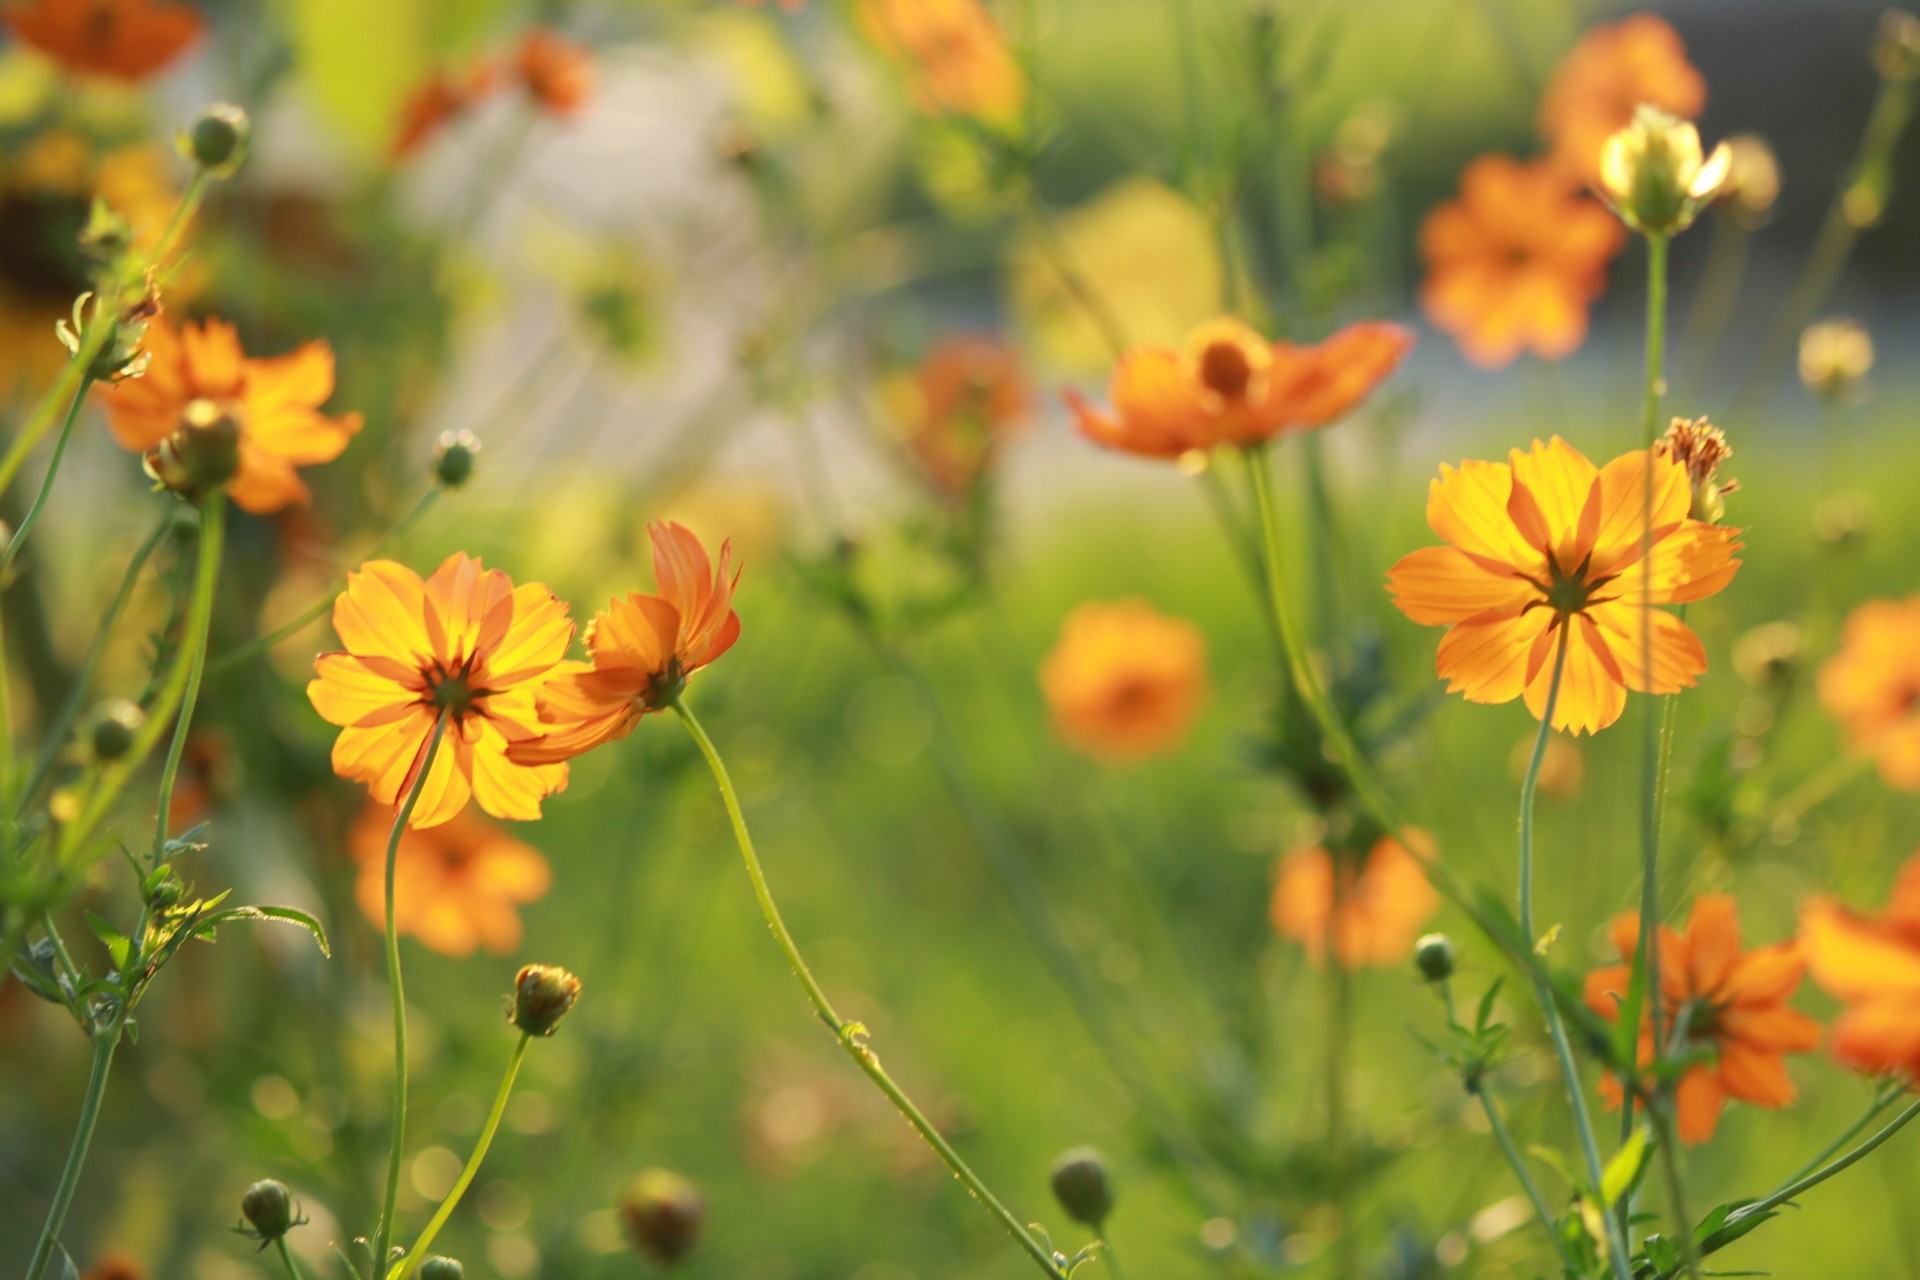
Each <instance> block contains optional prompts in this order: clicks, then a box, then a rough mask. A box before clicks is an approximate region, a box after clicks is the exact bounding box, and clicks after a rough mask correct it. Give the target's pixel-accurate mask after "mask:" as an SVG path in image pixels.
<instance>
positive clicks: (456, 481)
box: [433, 431, 480, 489]
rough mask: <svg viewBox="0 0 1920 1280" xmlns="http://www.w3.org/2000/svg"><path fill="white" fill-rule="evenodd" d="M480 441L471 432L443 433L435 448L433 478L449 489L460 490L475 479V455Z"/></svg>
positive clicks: (478, 450) (478, 449)
mask: <svg viewBox="0 0 1920 1280" xmlns="http://www.w3.org/2000/svg"><path fill="white" fill-rule="evenodd" d="M479 452H480V441H479V440H478V439H477V438H476V437H475V436H474V434H473V433H472V432H471V431H443V432H441V433H440V439H439V440H437V441H435V442H434V447H433V478H434V479H435V480H437V481H439V482H440V484H441V485H442V486H443V487H445V488H448V489H458V488H459V487H460V486H461V485H463V484H465V483H466V482H467V481H469V480H471V479H472V478H473V462H474V455H475V454H477V453H479Z"/></svg>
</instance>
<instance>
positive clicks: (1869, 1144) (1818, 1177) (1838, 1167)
mask: <svg viewBox="0 0 1920 1280" xmlns="http://www.w3.org/2000/svg"><path fill="white" fill-rule="evenodd" d="M1916 1116H1920V1101H1915V1102H1911V1103H1909V1104H1908V1105H1907V1108H1906V1109H1905V1110H1904V1111H1902V1112H1901V1113H1900V1114H1899V1115H1897V1116H1895V1117H1894V1118H1893V1119H1892V1120H1891V1121H1889V1122H1888V1124H1887V1126H1886V1127H1885V1128H1884V1129H1882V1130H1880V1132H1878V1133H1876V1134H1874V1135H1873V1136H1872V1137H1871V1138H1868V1139H1867V1140H1866V1141H1865V1142H1863V1143H1861V1144H1860V1145H1859V1146H1857V1147H1855V1148H1854V1149H1853V1150H1851V1151H1849V1152H1847V1154H1845V1155H1844V1156H1841V1157H1840V1158H1839V1159H1838V1160H1835V1161H1834V1162H1833V1163H1831V1164H1828V1165H1825V1166H1823V1167H1821V1168H1819V1169H1817V1170H1815V1171H1814V1172H1812V1173H1810V1174H1808V1175H1806V1176H1805V1177H1803V1178H1796V1179H1795V1180H1794V1181H1792V1182H1789V1183H1788V1184H1787V1185H1786V1186H1784V1187H1781V1188H1780V1189H1779V1190H1778V1191H1775V1192H1774V1193H1773V1194H1771V1195H1769V1196H1766V1197H1765V1198H1763V1199H1760V1200H1756V1201H1754V1202H1753V1203H1752V1204H1750V1205H1746V1206H1743V1207H1742V1208H1740V1209H1737V1210H1735V1211H1734V1212H1733V1213H1731V1214H1728V1215H1727V1225H1728V1226H1732V1225H1733V1224H1734V1223H1736V1222H1740V1221H1742V1220H1744V1219H1746V1218H1751V1217H1753V1216H1754V1215H1755V1214H1757V1213H1767V1212H1769V1211H1770V1210H1773V1209H1778V1208H1779V1207H1780V1206H1781V1205H1783V1204H1785V1203H1787V1201H1789V1200H1792V1199H1794V1198H1795V1197H1796V1196H1800V1195H1803V1194H1805V1193H1806V1192H1808V1191H1811V1190H1813V1188H1815V1187H1817V1186H1819V1185H1820V1184H1821V1183H1823V1182H1825V1181H1826V1180H1827V1179H1829V1178H1831V1177H1833V1176H1834V1175H1835V1174H1839V1173H1845V1172H1846V1171H1847V1170H1848V1169H1850V1168H1852V1167H1853V1166H1854V1165H1856V1164H1858V1163H1860V1161H1862V1160H1864V1159H1866V1158H1867V1157H1868V1156H1870V1155H1872V1154H1873V1153H1874V1152H1875V1151H1876V1150H1878V1149H1879V1148H1880V1147H1881V1145H1882V1144H1884V1143H1885V1142H1886V1141H1887V1140H1888V1139H1890V1138H1892V1137H1893V1135H1894V1134H1896V1133H1898V1132H1900V1130H1902V1129H1904V1128H1906V1127H1907V1125H1908V1124H1909V1123H1911V1122H1912V1120H1913V1119H1914V1118H1915V1117H1916Z"/></svg>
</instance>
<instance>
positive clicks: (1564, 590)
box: [1542, 556, 1593, 618]
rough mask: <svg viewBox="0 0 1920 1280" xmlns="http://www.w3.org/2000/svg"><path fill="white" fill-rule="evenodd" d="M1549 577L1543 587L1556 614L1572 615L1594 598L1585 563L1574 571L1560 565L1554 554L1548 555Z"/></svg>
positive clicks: (1559, 615)
mask: <svg viewBox="0 0 1920 1280" xmlns="http://www.w3.org/2000/svg"><path fill="white" fill-rule="evenodd" d="M1547 565H1548V577H1547V581H1546V583H1545V585H1544V587H1543V588H1542V589H1543V590H1544V591H1545V592H1546V596H1547V604H1548V605H1549V606H1550V607H1551V608H1552V609H1553V612H1554V614H1555V615H1556V616H1558V617H1561V618H1567V617H1571V616H1573V615H1574V614H1576V613H1579V612H1580V611H1581V610H1582V609H1584V608H1586V607H1587V602H1588V601H1589V600H1590V599H1591V598H1592V594H1593V592H1592V586H1591V584H1589V583H1588V582H1587V573H1586V569H1587V566H1586V565H1585V564H1584V563H1583V564H1582V565H1581V566H1580V567H1579V568H1578V569H1576V570H1574V571H1573V572H1572V573H1568V572H1567V571H1566V570H1564V569H1562V568H1561V567H1560V562H1559V561H1558V560H1556V559H1554V558H1553V557H1552V556H1548V557H1547Z"/></svg>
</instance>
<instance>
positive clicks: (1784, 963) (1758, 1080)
mask: <svg viewBox="0 0 1920 1280" xmlns="http://www.w3.org/2000/svg"><path fill="white" fill-rule="evenodd" d="M1612 935H1613V945H1614V947H1615V949H1616V950H1618V951H1619V953H1620V958H1621V960H1623V961H1624V962H1625V963H1623V964H1618V965H1613V966H1611V967H1609V968H1605V969H1597V970H1595V971H1594V972H1592V973H1590V974H1588V975H1587V985H1586V998H1587V1005H1588V1007H1589V1008H1591V1009H1592V1010H1593V1011H1594V1012H1595V1013H1597V1014H1599V1015H1600V1016H1601V1017H1603V1018H1607V1019H1609V1020H1611V1021H1616V1022H1617V1021H1618V1020H1619V1018H1620V1006H1621V1003H1622V1002H1623V1001H1624V1000H1626V998H1627V993H1628V989H1629V987H1630V986H1631V984H1632V981H1633V957H1634V953H1635V951H1636V950H1637V949H1638V947H1639V939H1640V916H1639V914H1638V913H1637V912H1631V911H1630V912H1627V913H1626V914H1625V915H1621V916H1618V917H1616V918H1615V920H1614V922H1613V929H1612ZM1655 938H1656V939H1657V941H1658V945H1659V948H1660V955H1659V961H1660V1026H1661V1031H1662V1034H1663V1035H1671V1030H1670V1029H1671V1028H1675V1027H1677V1028H1679V1029H1680V1030H1681V1034H1682V1036H1683V1045H1682V1048H1681V1052H1683V1053H1684V1052H1687V1051H1689V1050H1698V1049H1702V1048H1706V1049H1711V1050H1712V1052H1713V1057H1712V1060H1711V1061H1706V1062H1699V1063H1696V1064H1695V1065H1693V1066H1690V1067H1688V1068H1687V1069H1686V1071H1685V1072H1684V1073H1683V1074H1682V1075H1681V1077H1680V1080H1679V1082H1678V1083H1677V1084H1676V1085H1675V1086H1674V1106H1675V1108H1676V1110H1678V1112H1679V1120H1680V1139H1681V1141H1683V1142H1705V1141H1706V1140H1707V1139H1708V1138H1710V1137H1712V1136H1713V1130H1714V1127H1715V1126H1716V1125H1718V1124H1719V1123H1720V1111H1721V1109H1722V1108H1723V1107H1725V1106H1726V1103H1727V1099H1728V1098H1737V1099H1739V1100H1740V1101H1741V1102H1751V1103H1753V1104H1754V1105H1755V1106H1759V1107H1784V1106H1786V1105H1787V1104H1789V1103H1791V1102H1792V1101H1793V1099H1794V1093H1795V1091H1794V1087H1793V1080H1792V1079H1791V1078H1790V1077H1789V1076H1788V1075H1787V1063H1786V1055H1787V1054H1789V1053H1806V1052H1808V1051H1809V1050H1811V1049H1814V1048H1817V1047H1818V1046H1819V1044H1820V1024H1819V1023H1817V1022H1815V1021H1814V1020H1813V1019H1812V1018H1809V1017H1808V1016H1807V1015H1806V1014H1804V1013H1801V1012H1800V1011H1799V1010H1797V1009H1794V1008H1791V1007H1790V1006H1789V1005H1788V1004H1787V1001H1788V1000H1789V999H1790V998H1792V996H1793V993H1794V992H1795V991H1796V990H1797V989H1798V988H1799V986H1800V979H1801V978H1802V977H1803V976H1805V974H1806V971H1807V959H1806V956H1805V955H1803V954H1802V953H1801V950H1800V948H1799V946H1798V945H1796V944H1795V943H1793V942H1777V943H1774V944H1773V945H1771V946H1766V947H1755V948H1754V949H1753V950H1751V951H1747V950H1743V949H1742V947H1741V943H1740V918H1739V914H1738V912H1737V910H1736V909H1735V907H1734V902H1733V899H1732V898H1729V897H1727V896H1726V895H1724V894H1718V893H1705V894H1701V895H1700V897H1698V898H1697V899H1695V900H1694V904H1693V913H1692V914H1691V915H1690V916H1688V918H1687V931H1686V932H1685V933H1684V934H1683V933H1680V932H1679V931H1677V930H1675V929H1673V928H1671V927H1670V926H1668V925H1664V924H1663V925H1661V926H1660V928H1659V930H1658V932H1657V933H1656V934H1655ZM1648 1012H1649V1014H1650V1013H1651V1011H1650V1010H1649V1011H1648ZM1652 1036H1653V1031H1652V1019H1651V1017H1650V1016H1649V1017H1647V1018H1645V1019H1643V1022H1642V1026H1641V1032H1640V1047H1639V1050H1638V1052H1639V1060H1640V1065H1642V1066H1645V1065H1647V1064H1649V1063H1651V1062H1652V1060H1653V1050H1654V1045H1653V1038H1652ZM1600 1089H1601V1092H1602V1093H1604V1094H1605V1095H1606V1097H1607V1099H1608V1101H1610V1102H1612V1103H1613V1104H1614V1105H1615V1106H1618V1105H1619V1104H1620V1081H1619V1079H1618V1077H1616V1076H1613V1075H1607V1076H1604V1077H1602V1078H1601V1081H1600Z"/></svg>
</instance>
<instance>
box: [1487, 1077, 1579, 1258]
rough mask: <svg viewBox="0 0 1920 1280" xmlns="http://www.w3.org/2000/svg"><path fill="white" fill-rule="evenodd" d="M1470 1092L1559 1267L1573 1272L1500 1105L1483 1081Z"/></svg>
mask: <svg viewBox="0 0 1920 1280" xmlns="http://www.w3.org/2000/svg"><path fill="white" fill-rule="evenodd" d="M1472 1092H1473V1096H1474V1097H1475V1098H1477V1099H1479V1101H1480V1110H1481V1111H1483V1112H1484V1113H1485V1114H1486V1117H1487V1127H1488V1128H1490V1129H1492V1130H1493V1140H1494V1141H1495V1142H1498V1143H1499V1144H1500V1152H1501V1154H1502V1155H1504V1156H1506V1158H1507V1163H1508V1164H1509V1165H1510V1166H1512V1168H1513V1173H1514V1176H1515V1177H1517V1178H1518V1179H1520V1188H1521V1190H1523V1191H1525V1192H1526V1193H1527V1199H1528V1200H1529V1201H1531V1202H1532V1204H1533V1212H1534V1215H1535V1216H1536V1217H1538V1218H1539V1219H1540V1229H1541V1230H1543V1231H1545V1232H1546V1233H1547V1239H1549V1240H1551V1241H1553V1251H1554V1253H1556V1254H1558V1255H1559V1258H1560V1264H1561V1266H1562V1268H1563V1269H1565V1270H1566V1271H1567V1272H1569V1273H1573V1272H1575V1271H1577V1270H1578V1268H1576V1267H1575V1266H1574V1263H1573V1256H1572V1255H1571V1254H1569V1253H1568V1252H1567V1242H1566V1241H1564V1240H1562V1239H1561V1238H1560V1231H1559V1228H1557V1227H1556V1226H1554V1223H1553V1211H1552V1210H1551V1209H1549V1208H1547V1198H1546V1197H1545V1196H1543V1195H1541V1194H1540V1187H1539V1184H1538V1183H1536V1182H1535V1181H1534V1180H1533V1175H1532V1174H1531V1173H1528V1172H1527V1166H1526V1164H1525V1162H1524V1161H1522V1160H1521V1158H1520V1149H1519V1148H1518V1147H1516V1146H1514V1145H1513V1135H1512V1134H1510V1133H1508V1132H1507V1122H1506V1121H1505V1120H1502V1119H1501V1118H1500V1108H1499V1107H1497V1106H1495V1105H1494V1102H1493V1098H1492V1096H1491V1095H1489V1094H1488V1093H1487V1088H1486V1085H1485V1084H1484V1083H1482V1084H1481V1085H1479V1086H1478V1087H1477V1088H1475V1089H1474V1090H1473V1091H1472Z"/></svg>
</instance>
